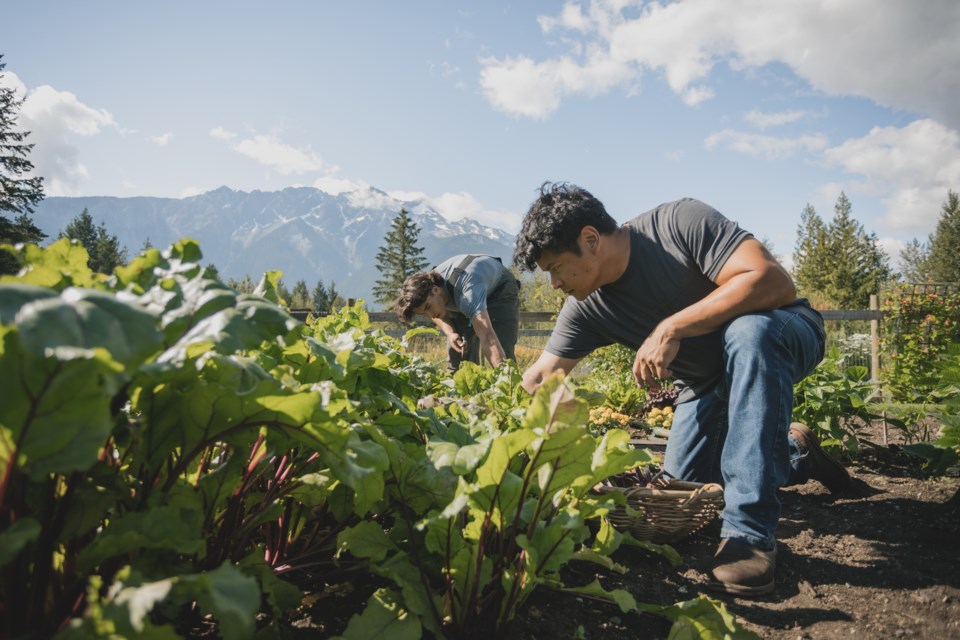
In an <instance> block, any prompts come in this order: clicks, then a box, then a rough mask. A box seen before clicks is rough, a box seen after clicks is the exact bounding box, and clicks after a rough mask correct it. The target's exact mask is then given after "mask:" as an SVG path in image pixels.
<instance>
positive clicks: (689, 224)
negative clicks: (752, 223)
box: [671, 200, 753, 280]
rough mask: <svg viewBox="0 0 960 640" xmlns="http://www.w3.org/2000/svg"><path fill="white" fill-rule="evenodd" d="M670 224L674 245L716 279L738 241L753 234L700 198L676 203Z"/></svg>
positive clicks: (708, 275)
mask: <svg viewBox="0 0 960 640" xmlns="http://www.w3.org/2000/svg"><path fill="white" fill-rule="evenodd" d="M671 227H672V229H673V231H674V234H671V235H674V241H675V242H676V243H677V245H678V246H680V247H682V248H683V250H684V253H686V254H687V256H688V257H689V258H690V260H692V261H693V263H694V264H695V265H696V266H697V268H699V270H700V271H701V272H702V273H703V274H704V275H705V276H707V277H708V278H710V279H711V280H716V278H717V275H718V274H719V273H720V270H721V269H723V265H724V264H725V263H726V262H727V259H728V258H729V257H730V255H731V254H732V253H733V252H734V251H735V250H736V248H737V247H738V246H740V243H741V242H743V241H744V240H746V239H747V238H751V237H753V236H752V235H751V234H750V233H749V232H747V231H744V230H743V229H741V228H740V227H739V225H737V223H736V222H733V221H732V220H730V219H728V218H727V217H726V216H724V215H723V214H721V213H720V212H719V211H717V210H716V209H714V208H713V207H711V206H709V205H707V204H704V203H703V202H700V201H699V200H685V201H681V202H680V203H677V207H676V208H675V209H674V215H673V216H672V225H671Z"/></svg>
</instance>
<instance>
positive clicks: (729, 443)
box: [664, 305, 825, 550]
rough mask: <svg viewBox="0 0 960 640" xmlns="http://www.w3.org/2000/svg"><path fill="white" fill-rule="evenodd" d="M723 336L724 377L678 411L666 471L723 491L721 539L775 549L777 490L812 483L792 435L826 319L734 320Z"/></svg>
mask: <svg viewBox="0 0 960 640" xmlns="http://www.w3.org/2000/svg"><path fill="white" fill-rule="evenodd" d="M721 335H722V341H723V349H724V354H723V360H724V373H723V376H722V378H721V380H720V381H719V382H718V383H716V384H715V385H714V386H713V388H710V389H708V390H706V391H705V392H702V393H700V394H698V397H697V398H695V399H694V400H691V401H689V402H684V403H682V404H680V405H678V406H677V408H676V411H675V414H674V418H673V425H672V427H671V429H670V438H669V440H668V444H667V451H666V454H665V456H664V470H665V472H666V474H667V475H669V476H672V477H676V478H682V479H684V480H691V481H694V482H717V483H720V484H721V485H723V488H724V490H723V497H724V502H725V506H724V509H723V528H722V530H721V533H720V535H721V537H724V538H738V539H740V540H742V541H744V542H747V543H748V544H751V545H753V546H755V547H759V548H761V549H765V550H772V549H773V548H774V547H775V546H776V541H775V539H774V531H775V530H776V528H777V521H778V520H779V519H780V499H779V498H778V496H777V491H778V490H779V489H780V487H784V486H789V485H791V484H802V483H804V482H806V481H807V479H808V478H809V465H808V463H807V459H806V452H805V451H803V450H801V449H800V447H798V446H797V443H796V441H794V439H793V438H791V437H788V431H789V429H790V421H791V416H792V414H793V385H794V383H796V382H798V381H799V380H801V379H803V378H804V377H805V376H807V375H808V374H809V373H810V372H812V371H813V370H814V369H815V368H816V366H817V364H818V363H819V362H820V360H821V359H823V352H824V340H825V333H824V329H823V318H822V317H821V316H820V314H819V313H817V312H816V311H814V310H813V309H811V308H810V307H807V306H805V305H804V306H801V305H794V306H790V307H785V308H780V309H776V310H774V311H769V312H763V313H750V314H747V315H743V316H740V317H738V318H734V319H733V320H731V321H730V322H728V323H727V324H726V325H725V326H724V327H723V329H721Z"/></svg>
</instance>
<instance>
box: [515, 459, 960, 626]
mask: <svg viewBox="0 0 960 640" xmlns="http://www.w3.org/2000/svg"><path fill="white" fill-rule="evenodd" d="M848 468H849V470H850V472H851V475H852V476H853V486H852V487H851V489H850V490H849V491H848V492H847V493H845V494H843V495H839V496H836V497H834V496H831V495H830V493H829V492H828V491H827V490H826V489H825V488H823V487H822V486H821V485H820V484H818V483H816V482H810V483H808V484H806V485H803V486H801V487H790V488H787V489H784V490H782V494H781V495H782V500H783V512H782V515H781V520H780V527H779V529H778V532H777V537H778V540H779V546H778V557H777V573H776V589H775V590H774V592H773V593H772V594H770V595H768V596H763V597H760V598H738V597H734V596H726V595H718V594H715V593H713V592H711V591H709V590H707V589H706V588H705V585H704V583H705V581H706V572H707V571H708V567H709V561H710V558H711V556H712V555H713V553H714V551H715V549H716V545H717V543H718V537H717V536H718V534H719V522H714V523H713V524H711V525H709V526H708V527H707V528H705V529H703V530H702V531H700V532H698V533H696V534H694V535H692V536H690V537H689V538H687V539H685V540H683V541H681V542H679V543H677V544H675V545H674V547H675V548H676V550H677V551H678V552H680V554H681V555H682V556H683V564H682V565H681V566H679V567H671V566H670V565H669V564H668V563H667V562H666V561H665V560H661V559H658V558H656V557H654V556H651V555H650V554H647V553H645V552H643V551H640V550H636V549H623V550H621V551H618V552H617V555H616V556H615V559H616V560H617V561H618V562H619V563H621V564H624V565H626V566H628V567H629V568H630V572H629V573H628V574H627V575H625V576H619V575H616V574H604V573H598V572H596V571H593V570H590V571H586V572H583V571H584V569H583V568H580V572H583V573H581V574H580V575H577V574H575V573H573V572H571V574H570V575H569V580H568V583H571V584H572V583H580V582H581V581H582V583H587V582H590V581H591V580H592V579H593V575H594V574H596V575H597V576H598V577H599V578H600V580H601V583H602V584H603V585H604V586H605V587H606V588H608V589H611V588H624V589H627V590H628V591H630V592H631V593H632V594H633V595H634V596H635V597H636V598H637V600H638V601H643V602H651V603H663V604H667V603H673V602H678V601H681V600H686V599H689V598H692V597H695V596H696V595H698V594H704V595H707V596H708V597H711V598H715V599H718V600H721V601H722V602H724V603H725V604H726V606H727V608H728V609H729V610H730V611H731V612H733V613H734V614H735V615H736V616H737V617H738V618H739V619H740V621H741V622H742V623H743V625H744V626H745V627H747V628H748V629H749V630H751V631H753V632H754V633H756V634H757V635H758V636H760V637H761V638H770V639H774V640H787V639H789V640H801V639H803V640H806V639H811V640H812V639H820V638H827V639H834V638H857V639H858V640H859V639H861V638H878V639H879V638H883V639H886V638H899V637H910V638H924V639H949V638H960V553H958V550H960V500H957V499H954V500H952V501H951V497H953V496H954V495H955V494H956V492H957V488H958V486H960V480H958V479H957V478H951V477H946V478H944V477H939V478H929V477H924V476H923V474H921V473H920V471H919V469H918V468H917V465H916V464H915V463H914V462H913V461H912V460H911V459H909V458H907V456H906V455H905V454H902V453H901V454H897V453H895V452H886V451H885V452H883V454H882V455H870V454H867V455H865V456H863V458H862V459H861V461H860V462H859V463H858V464H856V465H851V466H849V467H848ZM669 626H670V625H669V623H665V622H663V621H662V620H661V619H659V618H656V617H653V616H647V615H643V616H640V615H636V614H621V613H620V612H619V610H618V609H617V608H616V607H614V606H612V605H609V604H607V603H604V602H600V601H593V600H585V599H584V598H578V597H576V596H569V595H563V594H556V593H549V592H543V593H535V594H534V595H533V596H531V599H530V600H529V601H528V603H527V605H526V608H525V610H524V611H523V614H522V616H521V617H519V618H518V620H517V622H516V624H515V626H514V627H513V628H512V629H511V633H510V635H509V638H511V640H526V639H528V638H529V639H532V638H584V639H591V638H596V639H601V638H602V639H604V640H621V639H623V640H626V639H627V638H631V639H635V638H651V639H652V638H666V637H667V634H668V631H669Z"/></svg>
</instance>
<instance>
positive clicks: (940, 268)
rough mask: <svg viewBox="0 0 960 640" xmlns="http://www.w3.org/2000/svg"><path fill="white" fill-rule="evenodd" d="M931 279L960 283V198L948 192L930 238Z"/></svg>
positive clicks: (952, 192)
mask: <svg viewBox="0 0 960 640" xmlns="http://www.w3.org/2000/svg"><path fill="white" fill-rule="evenodd" d="M928 267H929V270H930V277H931V278H932V279H933V280H935V281H937V282H960V197H958V196H957V194H956V193H955V192H954V191H952V190H951V191H948V192H947V200H946V202H944V203H943V207H942V209H941V212H940V221H939V222H937V228H936V230H935V231H934V232H933V234H932V235H931V236H930V256H929V261H928Z"/></svg>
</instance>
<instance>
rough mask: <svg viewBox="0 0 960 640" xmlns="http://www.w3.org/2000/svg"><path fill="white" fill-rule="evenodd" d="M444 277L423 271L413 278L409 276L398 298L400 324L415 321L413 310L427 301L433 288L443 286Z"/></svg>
mask: <svg viewBox="0 0 960 640" xmlns="http://www.w3.org/2000/svg"><path fill="white" fill-rule="evenodd" d="M443 282H444V281H443V276H441V275H440V274H439V273H437V272H436V271H421V272H420V273H415V274H413V275H412V276H407V279H406V280H404V281H403V287H402V288H401V289H400V297H398V298H397V302H396V305H395V306H396V309H397V317H398V318H400V322H410V321H411V320H413V310H414V308H416V307H419V306H420V305H422V304H423V303H424V302H426V301H427V296H429V295H430V292H431V291H432V290H433V288H434V287H435V286H436V287H442V286H443Z"/></svg>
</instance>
